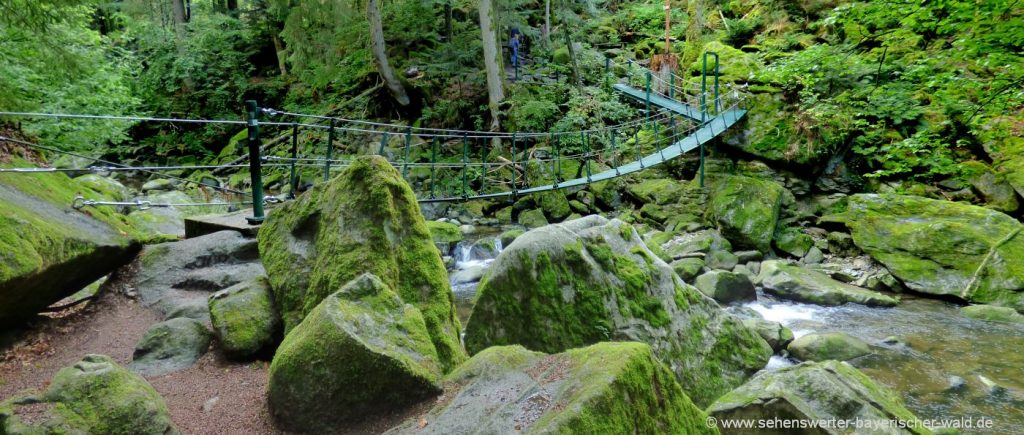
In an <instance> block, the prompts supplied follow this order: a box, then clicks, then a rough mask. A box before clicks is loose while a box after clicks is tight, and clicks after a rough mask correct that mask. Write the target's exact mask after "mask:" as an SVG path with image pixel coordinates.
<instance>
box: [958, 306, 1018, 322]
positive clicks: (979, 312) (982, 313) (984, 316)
mask: <svg viewBox="0 0 1024 435" xmlns="http://www.w3.org/2000/svg"><path fill="white" fill-rule="evenodd" d="M960 314H962V315H964V316H966V317H970V318H972V319H979V320H987V321H990V322H1007V323H1024V314H1021V313H1018V312H1017V310H1014V309H1013V308H1010V307H997V306H993V305H970V306H967V307H962V308H960Z"/></svg>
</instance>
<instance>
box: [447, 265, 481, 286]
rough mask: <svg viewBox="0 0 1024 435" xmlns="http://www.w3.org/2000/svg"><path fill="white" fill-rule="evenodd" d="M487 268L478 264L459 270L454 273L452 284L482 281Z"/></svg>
mask: <svg viewBox="0 0 1024 435" xmlns="http://www.w3.org/2000/svg"><path fill="white" fill-rule="evenodd" d="M486 270H487V269H486V268H485V267H484V266H482V265H478V264H477V265H473V266H470V267H467V268H465V269H462V270H459V271H457V272H455V273H453V274H452V277H451V281H452V284H467V283H471V282H477V281H480V278H482V277H483V276H484V271H486Z"/></svg>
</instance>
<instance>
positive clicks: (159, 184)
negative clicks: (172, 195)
mask: <svg viewBox="0 0 1024 435" xmlns="http://www.w3.org/2000/svg"><path fill="white" fill-rule="evenodd" d="M176 185H177V183H176V182H175V181H174V180H172V179H170V178H158V179H156V180H149V181H147V182H145V183H144V184H143V185H142V191H143V192H151V191H154V190H161V191H167V190H174V187H175V186H176Z"/></svg>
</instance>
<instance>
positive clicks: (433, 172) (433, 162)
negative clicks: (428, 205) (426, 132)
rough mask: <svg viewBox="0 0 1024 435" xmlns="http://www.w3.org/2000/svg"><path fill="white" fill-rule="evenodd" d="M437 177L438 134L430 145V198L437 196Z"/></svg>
mask: <svg viewBox="0 0 1024 435" xmlns="http://www.w3.org/2000/svg"><path fill="white" fill-rule="evenodd" d="M436 178H437V136H434V140H433V142H432V143H431V146H430V199H434V198H436V197H437V195H436V192H435V190H434V187H435V185H436V184H437V183H435V182H434V181H435V179H436Z"/></svg>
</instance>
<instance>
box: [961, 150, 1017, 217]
mask: <svg viewBox="0 0 1024 435" xmlns="http://www.w3.org/2000/svg"><path fill="white" fill-rule="evenodd" d="M960 168H961V169H962V170H963V171H964V173H965V178H966V180H967V182H968V183H970V184H971V187H973V188H974V190H975V191H977V192H978V193H979V194H980V195H981V197H982V198H984V199H985V202H986V203H987V204H988V206H989V207H992V208H993V209H996V210H999V211H1001V212H1005V213H1013V212H1015V211H1017V210H1018V209H1020V202H1019V201H1018V200H1017V192H1016V191H1014V190H1013V186H1011V185H1010V183H1008V182H1007V181H1006V179H1005V177H1004V176H1003V175H1002V174H998V173H996V172H995V171H993V170H992V168H990V167H989V166H988V165H987V164H985V163H982V162H979V161H977V160H971V161H967V162H961V163H960Z"/></svg>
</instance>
